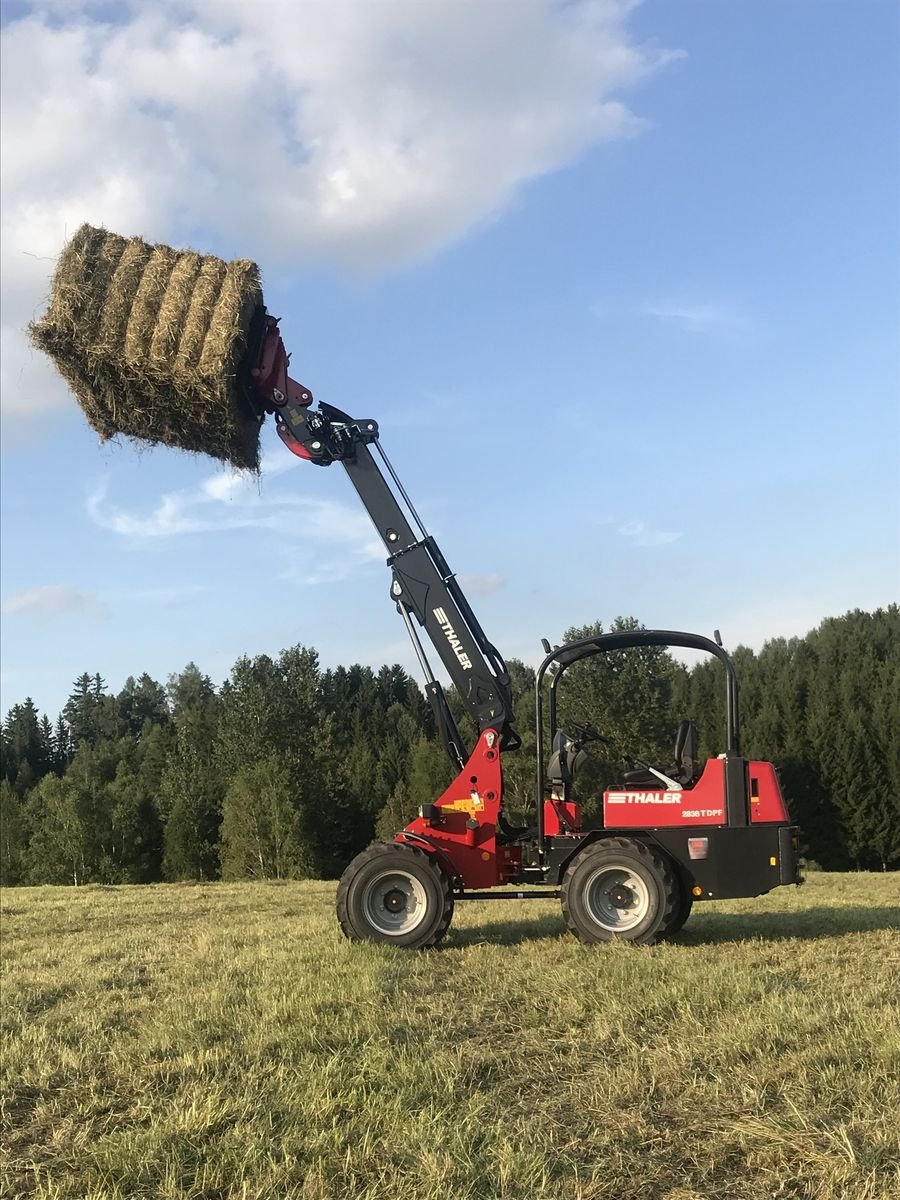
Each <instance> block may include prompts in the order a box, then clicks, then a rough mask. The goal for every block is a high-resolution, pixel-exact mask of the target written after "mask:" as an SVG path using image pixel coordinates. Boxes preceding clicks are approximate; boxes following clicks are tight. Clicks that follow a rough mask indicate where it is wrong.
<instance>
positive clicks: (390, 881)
mask: <svg viewBox="0 0 900 1200" xmlns="http://www.w3.org/2000/svg"><path fill="white" fill-rule="evenodd" d="M337 916H338V921H339V922H340V926H341V929H342V930H343V931H344V935H345V936H346V937H348V938H350V940H351V941H353V942H388V943H390V944H392V945H394V946H403V947H405V948H406V949H409V950H420V949H424V948H425V947H427V946H434V945H436V944H437V943H438V942H439V941H440V940H441V938H442V937H443V936H444V934H445V933H446V932H447V930H448V929H449V927H450V921H451V920H452V918H453V893H452V892H451V890H450V881H449V880H448V878H447V876H446V874H445V873H444V871H443V870H442V869H441V866H440V863H439V862H438V861H437V859H435V858H434V857H433V856H432V855H430V854H426V853H425V851H424V850H419V849H418V848H417V847H416V846H404V845H401V844H400V843H398V842H384V843H380V844H378V845H375V846H370V847H369V848H368V850H363V852H362V854H357V856H356V858H354V860H353V862H352V863H351V864H350V866H349V867H348V868H347V870H346V871H345V872H344V874H343V875H342V876H341V881H340V883H339V884H338V892H337Z"/></svg>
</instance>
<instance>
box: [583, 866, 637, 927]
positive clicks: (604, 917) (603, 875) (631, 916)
mask: <svg viewBox="0 0 900 1200" xmlns="http://www.w3.org/2000/svg"><path fill="white" fill-rule="evenodd" d="M584 901H585V908H586V909H587V911H588V914H589V915H590V917H591V919H592V920H594V921H596V922H597V924H598V925H601V926H602V927H603V928H604V929H608V930H610V931H611V932H613V933H624V932H626V931H627V930H629V929H634V928H635V926H637V925H640V923H641V921H643V920H644V919H645V918H646V916H647V914H648V913H649V912H650V906H651V900H650V889H649V887H648V886H647V884H646V882H645V881H644V880H643V879H642V878H641V876H640V875H638V874H637V873H636V871H635V870H634V869H633V867H631V866H630V865H629V864H628V863H624V862H623V863H607V864H606V865H605V866H603V867H598V869H597V870H596V871H595V872H594V873H593V875H591V876H590V877H589V879H588V881H587V884H586V886H585V889H584Z"/></svg>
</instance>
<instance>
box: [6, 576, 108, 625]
mask: <svg viewBox="0 0 900 1200" xmlns="http://www.w3.org/2000/svg"><path fill="white" fill-rule="evenodd" d="M104 611H105V605H104V604H103V602H102V600H101V599H100V597H99V596H97V594H96V593H95V592H83V591H80V590H79V589H78V588H74V587H70V586H69V585H68V584H65V583H55V584H47V585H46V586H44V587H34V588H28V589H27V591H24V592H17V593H16V594H15V595H14V596H7V598H6V599H5V600H4V601H3V615H4V616H7V617H13V616H28V617H40V618H48V617H60V616H63V615H64V614H66V613H73V612H92V613H97V614H100V613H102V612H104Z"/></svg>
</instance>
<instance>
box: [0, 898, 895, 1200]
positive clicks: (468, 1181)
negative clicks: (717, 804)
mask: <svg viewBox="0 0 900 1200" xmlns="http://www.w3.org/2000/svg"><path fill="white" fill-rule="evenodd" d="M333 900H334V885H332V884H324V883H287V884H268V885H267V884H258V885H257V884H240V885H228V884H211V885H207V886H186V885H185V886H156V887H122V888H104V887H87V888H80V889H77V890H75V889H63V888H40V889H38V888H32V889H13V890H7V891H6V892H5V893H4V895H3V922H2V933H3V971H4V979H3V992H2V1016H3V1026H4V1038H5V1045H4V1087H3V1095H4V1099H3V1119H4V1137H5V1142H6V1155H5V1160H4V1182H3V1188H4V1190H3V1193H2V1194H3V1195H4V1196H6V1197H13V1196H17V1197H18V1196H39V1197H46V1198H48V1200H49V1198H63V1197H65V1198H76V1197H77V1198H78V1200H100V1198H101V1197H102V1198H103V1200H106V1198H110V1200H113V1198H116V1197H148V1198H149V1197H153V1198H154V1200H156V1198H162V1200H168V1198H172V1200H174V1198H175V1197H178V1198H181V1197H197V1198H201V1197H202V1198H204V1200H205V1198H210V1200H212V1198H216V1200H219V1198H223V1200H224V1198H225V1197H229V1198H231V1197H233V1198H235V1200H236V1198H238V1197H240V1198H241V1200H269V1198H274V1197H301V1198H304V1200H332V1198H335V1200H336V1198H340V1200H345V1198H348V1197H349V1198H353V1200H376V1198H378V1200H382V1198H384V1200H470V1198H471V1200H474V1198H476V1197H477V1198H482V1197H485V1198H489V1200H495V1198H496V1200H519V1198H521V1200H526V1198H527V1200H556V1198H559V1200H601V1198H602V1200H607V1198H608V1200H638V1198H640V1200H717V1198H721V1200H763V1198H765V1200H777V1198H782V1197H792V1198H798V1197H804V1198H809V1200H836V1198H841V1200H881V1198H884V1200H888V1198H891V1200H896V1198H897V1197H898V1196H900V1174H898V1163H900V1132H898V1131H900V1032H898V1031H900V1011H898V1010H900V1004H898V990H900V913H898V908H897V905H898V903H900V877H898V876H897V875H893V876H892V875H885V876H880V875H866V874H862V875H851V876H841V875H825V874H816V875H813V876H811V878H810V879H809V882H808V883H807V884H806V886H805V887H803V888H801V889H793V888H792V889H786V888H782V889H780V890H778V891H776V892H774V893H772V894H771V895H769V896H765V897H761V898H759V899H757V900H752V901H750V900H748V901H732V902H728V903H720V904H715V905H703V906H698V909H697V911H696V912H695V914H694V916H693V917H692V918H691V920H690V922H689V923H688V925H687V927H686V928H685V930H684V932H683V934H682V935H681V936H680V938H679V940H678V942H677V943H673V944H671V945H661V946H658V947H654V948H643V949H633V948H629V947H627V946H624V945H611V946H600V947H588V946H582V945H580V944H579V943H578V942H577V941H575V940H574V939H573V938H572V937H571V936H570V935H569V934H568V933H567V932H566V931H565V929H564V927H563V923H562V920H561V917H560V913H559V908H558V905H556V904H555V903H553V902H552V901H529V902H524V903H517V902H513V901H510V902H509V903H499V902H494V903H473V904H466V905H459V906H458V907H457V912H456V916H455V918H454V923H453V926H452V927H451V931H450V934H449V935H448V938H447V940H446V942H445V944H444V946H443V947H442V948H441V949H439V950H436V951H430V952H426V953H409V952H403V951H396V950H389V949H384V948H381V947H376V946H369V945H364V946H361V945H350V944H349V943H347V942H346V941H344V939H343V938H342V937H341V936H340V934H339V931H338V928H337V925H336V923H335V919H334V912H333Z"/></svg>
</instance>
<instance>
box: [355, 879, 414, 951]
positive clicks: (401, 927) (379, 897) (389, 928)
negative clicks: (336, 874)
mask: <svg viewBox="0 0 900 1200" xmlns="http://www.w3.org/2000/svg"><path fill="white" fill-rule="evenodd" d="M363 906H364V908H365V912H366V918H367V920H368V922H369V924H370V925H371V927H372V928H373V929H374V930H376V931H377V932H378V933H380V934H383V935H387V936H390V937H402V936H405V935H407V934H410V933H412V932H413V931H414V930H415V929H417V928H418V927H419V926H420V925H421V924H422V922H423V921H424V920H425V919H426V917H427V915H428V897H427V895H426V893H425V888H424V886H423V884H422V882H421V880H420V879H418V878H417V877H416V875H414V874H413V873H412V872H411V871H406V870H404V869H403V868H402V867H397V868H390V869H388V870H385V871H382V872H380V873H379V874H378V875H376V876H375V877H374V878H372V879H370V880H369V882H368V883H367V884H366V887H365V891H364V892H363Z"/></svg>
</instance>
